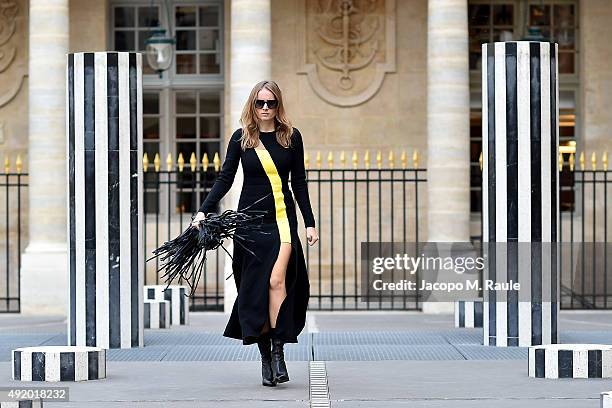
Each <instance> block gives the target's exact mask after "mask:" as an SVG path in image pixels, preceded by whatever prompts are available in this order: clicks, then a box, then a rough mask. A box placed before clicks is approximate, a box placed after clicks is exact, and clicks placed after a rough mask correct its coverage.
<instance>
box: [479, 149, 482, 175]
mask: <svg viewBox="0 0 612 408" xmlns="http://www.w3.org/2000/svg"><path fill="white" fill-rule="evenodd" d="M478 164H479V165H480V171H481V172H482V165H483V161H482V152H480V157H479V158H478Z"/></svg>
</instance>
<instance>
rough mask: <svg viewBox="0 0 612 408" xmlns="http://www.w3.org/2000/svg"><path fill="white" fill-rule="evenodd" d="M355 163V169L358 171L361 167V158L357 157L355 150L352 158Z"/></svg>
mask: <svg viewBox="0 0 612 408" xmlns="http://www.w3.org/2000/svg"><path fill="white" fill-rule="evenodd" d="M351 159H352V161H353V168H354V169H356V168H357V166H358V165H359V158H358V157H357V151H356V150H353V157H352V158H351Z"/></svg>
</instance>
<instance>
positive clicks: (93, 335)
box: [66, 52, 144, 348]
mask: <svg viewBox="0 0 612 408" xmlns="http://www.w3.org/2000/svg"><path fill="white" fill-rule="evenodd" d="M141 66H142V59H141V55H140V54H137V53H126V52H120V53H116V52H108V53H106V52H99V53H98V52H96V53H76V54H69V55H68V58H67V87H68V89H67V92H66V98H67V99H66V104H67V106H66V111H67V124H68V128H67V146H66V147H67V149H66V158H67V169H68V178H67V180H66V185H67V188H68V202H67V204H68V220H69V222H68V274H69V299H70V301H69V305H70V313H69V316H68V317H69V318H68V342H69V344H70V345H73V346H97V347H103V348H130V347H141V346H142V345H143V313H142V304H143V297H142V287H143V280H144V260H143V249H142V248H143V247H142V245H143V240H142V231H143V228H142V223H143V218H144V212H143V190H142V189H143V184H142V165H141V163H140V160H141V158H142V70H141Z"/></svg>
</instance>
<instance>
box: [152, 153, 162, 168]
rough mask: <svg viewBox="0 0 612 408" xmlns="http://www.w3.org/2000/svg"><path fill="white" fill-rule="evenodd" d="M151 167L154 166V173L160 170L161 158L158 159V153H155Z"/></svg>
mask: <svg viewBox="0 0 612 408" xmlns="http://www.w3.org/2000/svg"><path fill="white" fill-rule="evenodd" d="M153 165H155V172H156V173H159V169H160V168H161V158H160V157H159V153H155V159H153Z"/></svg>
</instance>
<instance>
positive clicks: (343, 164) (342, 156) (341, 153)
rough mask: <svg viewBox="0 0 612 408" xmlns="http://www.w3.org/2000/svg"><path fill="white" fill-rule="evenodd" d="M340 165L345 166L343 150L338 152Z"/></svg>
mask: <svg viewBox="0 0 612 408" xmlns="http://www.w3.org/2000/svg"><path fill="white" fill-rule="evenodd" d="M340 165H341V166H342V168H345V167H346V155H345V154H344V150H343V151H341V152H340Z"/></svg>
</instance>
